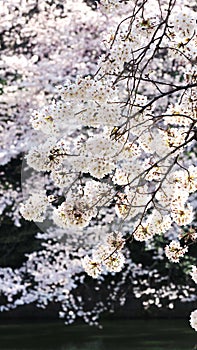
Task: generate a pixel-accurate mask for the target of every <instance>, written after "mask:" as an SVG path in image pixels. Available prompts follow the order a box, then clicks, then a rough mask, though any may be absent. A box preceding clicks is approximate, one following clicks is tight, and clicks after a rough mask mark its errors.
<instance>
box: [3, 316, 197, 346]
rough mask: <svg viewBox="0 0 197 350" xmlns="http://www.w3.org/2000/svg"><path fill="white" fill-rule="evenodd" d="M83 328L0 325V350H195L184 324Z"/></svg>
mask: <svg viewBox="0 0 197 350" xmlns="http://www.w3.org/2000/svg"><path fill="white" fill-rule="evenodd" d="M102 325H103V329H98V328H95V327H89V326H87V325H84V324H80V325H79V324H78V325H72V326H65V325H64V324H63V323H59V322H56V323H25V324H21V323H20V324H0V350H164V349H165V350H166V349H168V350H183V349H184V350H197V332H195V331H193V329H191V328H190V326H189V324H188V321H187V320H161V319H158V320H151V319H148V320H125V321H120V320H117V321H104V322H102Z"/></svg>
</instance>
